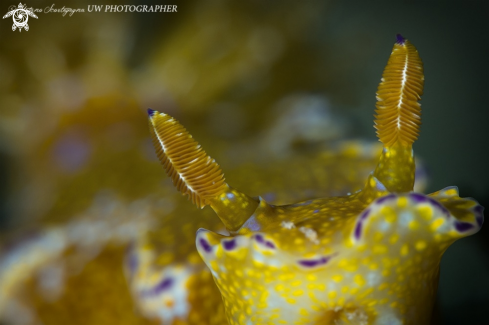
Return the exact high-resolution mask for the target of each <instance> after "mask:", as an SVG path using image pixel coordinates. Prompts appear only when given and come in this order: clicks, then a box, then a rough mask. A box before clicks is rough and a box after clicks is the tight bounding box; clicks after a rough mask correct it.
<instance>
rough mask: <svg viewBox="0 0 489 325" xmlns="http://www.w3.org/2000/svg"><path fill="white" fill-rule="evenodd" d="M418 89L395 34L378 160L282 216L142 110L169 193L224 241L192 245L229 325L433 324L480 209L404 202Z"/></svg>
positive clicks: (170, 121)
mask: <svg viewBox="0 0 489 325" xmlns="http://www.w3.org/2000/svg"><path fill="white" fill-rule="evenodd" d="M423 84H424V76H423V65H422V62H421V59H420V57H419V55H418V51H417V50H416V48H415V47H414V46H413V45H412V44H411V43H410V42H409V41H408V40H406V39H404V38H403V37H402V36H400V35H398V36H397V42H396V43H395V44H394V48H393V50H392V53H391V56H390V58H389V60H388V63H387V66H386V68H385V70H384V72H383V75H382V80H381V83H380V85H379V87H378V90H377V104H376V110H375V112H376V115H375V128H376V129H377V136H378V138H379V140H380V142H381V143H382V144H383V151H382V154H381V157H380V160H379V162H378V165H377V167H376V168H375V170H374V171H373V172H372V173H371V174H370V176H369V177H368V179H367V180H366V184H365V187H364V188H363V190H361V191H358V192H356V193H353V194H349V195H346V196H339V197H330V198H320V199H314V200H308V201H305V202H299V203H295V204H290V205H282V206H276V205H271V204H268V203H267V202H266V201H265V200H264V199H263V198H261V197H258V198H255V197H251V196H248V195H246V194H244V193H242V192H240V191H239V190H237V189H235V188H232V187H231V186H229V185H228V184H227V183H226V182H225V180H224V176H223V173H222V171H221V169H220V167H219V165H218V164H217V163H216V162H215V160H213V159H212V158H211V157H210V156H208V155H207V153H206V152H205V151H204V150H203V149H202V148H201V147H200V145H199V144H198V143H197V142H196V141H195V140H194V139H193V138H192V136H191V135H190V134H189V133H188V132H187V131H186V129H185V128H184V127H183V126H182V125H181V124H179V122H177V121H176V120H175V119H174V118H172V117H170V116H168V115H166V114H164V113H159V112H157V111H154V110H151V109H150V110H148V113H149V123H150V130H151V134H152V138H153V143H154V146H155V148H156V151H157V155H158V157H159V159H160V161H161V163H162V164H163V166H164V167H165V169H166V172H167V174H168V175H169V176H170V177H171V179H172V181H173V184H174V185H175V186H176V187H177V188H178V190H180V192H182V193H183V194H184V195H187V196H188V197H189V198H190V199H191V200H192V202H193V203H195V204H196V205H197V206H198V207H201V208H202V207H204V206H207V205H209V206H210V207H211V208H212V209H213V210H214V211H215V213H216V214H217V215H218V217H219V218H220V219H221V221H222V223H223V224H224V226H225V227H226V229H227V230H228V232H229V235H228V236H225V235H221V234H218V233H216V232H212V231H209V230H205V229H200V230H199V231H198V232H197V236H196V245H197V249H198V252H199V254H200V256H201V257H202V259H203V260H204V262H205V264H206V265H207V266H208V268H209V269H210V270H211V273H212V275H213V277H214V280H215V283H216V284H217V287H218V288H219V290H220V292H221V295H222V299H223V302H224V307H225V312H226V317H227V319H228V322H229V324H390V325H394V324H428V323H429V322H430V318H431V314H432V309H433V304H434V300H435V295H436V289H437V282H438V274H439V264H440V259H441V257H442V255H443V253H444V251H445V250H446V249H447V248H448V246H449V245H450V244H452V243H453V242H454V241H455V240H457V239H459V238H462V237H466V236H469V235H471V234H474V233H476V232H477V231H478V230H479V229H480V227H481V226H482V222H483V207H482V206H480V205H479V204H478V203H477V202H476V201H475V200H474V199H471V198H461V197H459V195H458V190H457V188H456V187H447V188H445V189H443V190H440V191H438V192H435V193H432V194H428V195H425V194H421V193H415V192H413V186H414V181H415V179H414V178H415V161H414V156H413V150H412V145H413V143H414V141H415V140H416V139H417V136H418V133H419V126H420V124H421V107H420V104H419V103H418V101H419V100H420V98H421V95H422V92H423ZM291 172H293V171H291ZM284 177H287V175H284Z"/></svg>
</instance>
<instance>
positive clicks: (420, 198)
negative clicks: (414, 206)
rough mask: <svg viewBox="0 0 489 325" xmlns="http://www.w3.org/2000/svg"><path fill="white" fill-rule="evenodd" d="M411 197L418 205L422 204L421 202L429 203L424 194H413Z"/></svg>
mask: <svg viewBox="0 0 489 325" xmlns="http://www.w3.org/2000/svg"><path fill="white" fill-rule="evenodd" d="M409 196H410V197H411V199H413V200H414V201H416V203H421V202H426V201H428V199H427V198H426V196H424V195H423V194H419V193H411V194H410V195H409Z"/></svg>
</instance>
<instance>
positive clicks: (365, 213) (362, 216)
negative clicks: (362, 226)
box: [360, 209, 370, 221]
mask: <svg viewBox="0 0 489 325" xmlns="http://www.w3.org/2000/svg"><path fill="white" fill-rule="evenodd" d="M369 213H370V209H367V210H365V211H363V213H362V215H361V216H360V221H361V220H364V219H365V218H367V217H368V214H369Z"/></svg>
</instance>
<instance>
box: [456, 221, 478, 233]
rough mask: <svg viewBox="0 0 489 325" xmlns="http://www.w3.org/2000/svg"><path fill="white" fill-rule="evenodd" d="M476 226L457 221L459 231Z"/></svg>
mask: <svg viewBox="0 0 489 325" xmlns="http://www.w3.org/2000/svg"><path fill="white" fill-rule="evenodd" d="M472 228H474V225H473V224H471V223H468V222H459V221H456V222H455V229H457V231H458V232H465V231H467V230H469V229H472Z"/></svg>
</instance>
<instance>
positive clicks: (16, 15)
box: [3, 3, 37, 32]
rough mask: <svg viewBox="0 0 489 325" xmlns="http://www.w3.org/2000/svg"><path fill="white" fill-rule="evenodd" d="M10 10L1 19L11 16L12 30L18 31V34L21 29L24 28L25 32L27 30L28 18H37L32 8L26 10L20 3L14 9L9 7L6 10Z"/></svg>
mask: <svg viewBox="0 0 489 325" xmlns="http://www.w3.org/2000/svg"><path fill="white" fill-rule="evenodd" d="M8 10H10V11H9V12H7V14H6V15H5V16H3V18H4V19H5V18H7V17H10V16H12V18H13V20H14V24H13V25H12V30H13V31H15V29H17V28H18V29H19V32H21V31H22V28H24V29H25V30H26V31H28V30H29V25H27V21H28V20H29V16H31V17H33V18H36V19H37V16H36V15H35V14H34V12H33V11H32V8H27V6H26V5H22V3H19V6H18V7H17V8H16V7H15V6H10V7H9V8H8Z"/></svg>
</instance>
